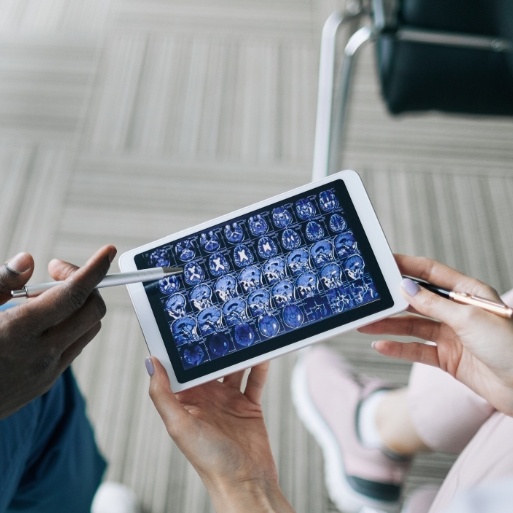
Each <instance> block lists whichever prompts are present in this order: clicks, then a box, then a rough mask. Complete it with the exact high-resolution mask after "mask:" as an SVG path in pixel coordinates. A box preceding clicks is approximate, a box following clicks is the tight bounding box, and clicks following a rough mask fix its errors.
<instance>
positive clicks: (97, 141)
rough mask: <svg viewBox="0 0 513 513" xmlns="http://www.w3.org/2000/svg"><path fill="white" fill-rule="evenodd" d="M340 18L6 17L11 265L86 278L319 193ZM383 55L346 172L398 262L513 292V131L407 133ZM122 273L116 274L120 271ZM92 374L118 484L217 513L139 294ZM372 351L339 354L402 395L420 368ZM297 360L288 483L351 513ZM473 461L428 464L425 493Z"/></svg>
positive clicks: (103, 342) (284, 469) (3, 108)
mask: <svg viewBox="0 0 513 513" xmlns="http://www.w3.org/2000/svg"><path fill="white" fill-rule="evenodd" d="M337 3H338V2H335V1H333V0H317V1H313V0H308V1H307V0H301V1H298V2H291V1H289V0H280V1H271V0H265V1H263V2H259V3H258V2H252V1H249V0H212V1H205V0H201V1H199V0H195V1H189V0H149V1H143V0H102V1H101V0H91V1H89V2H80V1H79V0H47V1H46V2H41V1H39V0H18V1H16V2H15V1H13V0H4V1H3V2H2V10H1V12H0V92H1V93H2V95H1V97H0V180H1V181H2V187H1V188H0V212H1V214H2V218H3V220H4V222H3V224H2V226H1V227H0V244H1V247H2V251H3V253H4V258H8V257H9V256H10V255H12V254H14V253H15V252H17V251H20V250H24V249H26V250H29V251H31V252H32V253H33V254H34V255H35V257H36V263H37V268H36V275H35V279H37V280H42V279H44V278H46V264H47V262H48V260H50V258H52V257H54V256H56V257H60V258H64V259H67V260H70V261H72V262H76V263H77V264H81V263H83V262H84V261H85V260H86V259H87V258H88V256H89V255H90V254H91V253H92V252H93V251H94V250H95V249H96V248H97V247H99V246H100V245H103V244H106V243H114V244H116V246H117V247H118V249H119V251H120V252H123V251H125V250H128V249H131V248H133V247H136V246H139V245H141V244H144V243H146V242H149V241H151V240H153V239H156V238H159V237H162V236H165V235H168V234H170V233H173V232H175V231H178V230H180V229H182V228H186V227H189V226H192V225H194V224H197V223H199V222H203V221H206V220H208V219H211V218H213V217H217V216H219V215H222V214H225V213H227V212H229V211H232V210H235V209H237V208H240V207H243V206H246V205H249V204H251V203H253V202H255V201H258V200H261V199H264V198H266V197H268V196H271V195H274V194H277V193H280V192H283V191H285V190H288V189H290V188H293V187H296V186H298V185H302V184H304V183H306V182H308V181H309V180H310V176H311V162H312V152H313V136H314V128H315V126H314V124H315V110H316V95H317V74H318V46H319V40H320V30H321V25H322V20H323V19H324V18H325V17H326V16H327V15H328V14H329V12H330V11H331V9H333V8H334V7H335V6H336V5H337ZM374 67H375V65H374V62H373V54H372V47H371V46H369V47H368V48H366V49H365V50H364V51H363V52H362V54H361V56H360V58H359V62H358V66H357V70H356V74H355V81H354V87H353V94H352V100H351V109H350V119H349V123H348V125H347V126H348V129H347V133H346V135H345V138H344V139H343V143H344V144H343V153H342V155H341V164H340V166H341V167H350V168H354V169H356V170H357V171H358V172H360V174H361V175H362V178H363V180H364V183H365V185H366V187H367V189H368V192H369V195H370V197H371V200H372V202H373V204H374V206H375V209H376V211H377V213H378V217H379V218H380V221H381V223H382V225H383V228H384V230H385V233H386V235H387V237H388V240H389V243H390V245H391V247H392V249H393V250H394V251H400V252H405V253H411V254H423V255H427V256H431V257H435V258H438V259H440V260H442V261H445V262H447V263H449V264H450V265H453V266H455V267H458V268H461V269H462V270H464V271H465V272H467V273H469V274H472V275H474V276H476V277H479V278H481V279H483V280H485V281H487V282H489V283H491V284H492V285H494V286H495V287H496V288H497V289H499V290H500V291H504V290H506V289H507V288H509V287H511V286H513V264H512V263H511V259H509V255H510V254H511V253H512V250H513V227H512V225H511V223H510V222H509V219H510V218H511V214H512V205H511V197H512V194H513V174H512V173H511V162H513V154H512V153H513V150H512V148H513V144H512V143H513V141H512V137H513V130H511V127H512V123H511V121H510V120H497V119H485V120H483V119H480V120H476V119H466V118H463V117H451V116H440V115H436V114H430V115H418V116H404V117H401V118H399V119H391V118H390V117H389V116H388V115H387V114H386V113H385V110H384V107H383V104H382V102H381V99H380V93H379V88H378V86H377V82H376V77H375V69H374ZM113 269H114V270H117V269H116V265H115V264H114V266H113ZM103 295H104V297H105V300H106V302H107V305H108V309H109V312H108V314H107V316H106V318H105V321H104V327H103V330H102V331H101V333H100V335H99V336H98V338H97V339H96V340H95V341H94V342H93V343H92V344H91V345H90V346H88V347H87V348H86V350H85V351H84V353H83V354H82V355H81V356H80V358H78V360H77V361H76V363H75V364H74V368H75V371H76V373H77V377H78V380H79V382H80V384H81V387H82V390H83V391H84V394H85V396H86V398H87V401H88V408H89V412H90V416H91V419H92V421H93V423H94V425H95V428H96V433H97V437H98V441H99V444H100V446H101V447H102V450H103V451H104V453H105V455H106V456H107V457H108V459H109V461H110V466H109V470H108V474H107V477H108V478H109V479H115V480H118V481H122V482H124V483H126V484H128V485H130V486H132V487H133V488H134V489H135V491H136V492H137V494H138V495H139V497H140V498H141V500H142V502H143V505H144V509H145V512H146V513H150V512H151V513H164V512H167V513H169V512H179V511H180V512H182V511H187V512H188V513H196V512H198V513H199V512H210V511H211V506H210V503H209V501H208V498H207V495H206V493H205V491H204V488H203V486H202V484H201V481H200V480H199V478H198V477H197V475H196V474H195V472H194V470H193V469H192V468H191V467H190V465H189V464H188V463H187V461H186V460H185V458H184V457H183V456H182V455H181V453H180V452H179V450H178V449H177V448H176V446H174V444H173V443H172V442H171V441H170V440H169V438H168V436H167V434H166V432H165V429H164V427H163V425H162V423H161V421H160V419H159V417H158V415H157V413H156V412H155V410H154V408H153V406H152V404H151V401H150V400H149V398H148V395H147V387H148V377H147V376H146V373H145V370H144V364H143V361H144V357H145V356H146V354H147V351H146V348H145V344H144V340H143V337H142V335H141V332H140V329H139V326H138V323H137V320H136V318H135V315H134V311H133V309H132V306H131V304H130V301H129V298H128V295H127V293H126V290H125V289H124V288H121V287H119V288H112V289H105V291H104V292H103ZM370 342H371V339H370V338H369V337H365V336H363V335H359V334H355V333H352V334H347V335H345V336H343V337H337V338H335V339H333V340H330V341H329V342H328V343H329V345H331V346H332V347H334V348H335V349H336V350H337V351H340V352H341V353H342V354H343V355H344V356H346V357H347V358H348V359H349V360H350V361H351V362H352V363H353V364H354V365H355V366H356V367H357V368H358V369H360V370H362V371H364V372H367V373H370V374H377V375H379V376H381V377H383V378H384V379H387V380H390V381H392V382H393V383H395V384H397V385H403V384H405V383H407V379H408V372H409V366H408V365H406V364H404V363H401V362H396V361H391V360H385V359H383V358H381V357H379V356H378V355H376V354H375V353H374V352H373V351H372V349H371V348H370ZM295 357H296V355H287V356H284V357H282V358H279V359H277V360H275V361H274V362H273V364H272V366H271V373H270V377H269V383H268V386H267V389H266V392H265V411H266V417H267V422H268V426H269V432H270V438H271V443H272V446H273V451H274V453H275V455H276V458H277V465H278V468H279V472H280V478H281V483H282V486H283V489H284V491H285V493H286V494H287V496H288V497H289V498H290V500H291V502H292V503H293V504H294V506H295V507H296V509H297V511H298V513H307V512H309V513H311V512H315V513H332V512H335V511H336V510H335V507H334V506H333V504H331V502H330V501H329V499H328V498H327V495H326V492H325V488H324V475H323V462H322V457H321V454H320V451H319V449H318V447H317V445H316V444H315V442H314V441H313V439H312V438H311V437H310V435H308V433H307V432H306V430H305V429H304V428H303V426H302V425H301V423H300V422H299V421H298V419H297V417H296V414H295V412H294V410H293V407H292V405H291V401H290V391H289V388H290V384H289V383H290V373H291V370H292V367H293V365H294V361H295ZM452 461H453V458H452V457H451V456H447V455H424V456H422V457H419V458H418V459H417V460H416V462H415V465H414V466H413V469H412V472H411V474H410V477H409V480H408V483H407V487H406V494H408V493H410V492H411V491H412V490H413V489H414V488H415V487H416V486H418V485H420V484H423V483H425V482H426V481H429V482H434V483H440V482H441V480H442V479H443V477H444V475H445V474H446V472H447V471H448V469H449V468H450V465H451V463H452Z"/></svg>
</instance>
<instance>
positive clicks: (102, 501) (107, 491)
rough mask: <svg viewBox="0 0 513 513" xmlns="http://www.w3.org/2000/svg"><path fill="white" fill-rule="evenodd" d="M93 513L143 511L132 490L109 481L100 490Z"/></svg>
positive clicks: (92, 507) (94, 500)
mask: <svg viewBox="0 0 513 513" xmlns="http://www.w3.org/2000/svg"><path fill="white" fill-rule="evenodd" d="M91 513H142V509H141V506H140V505H139V501H138V500H137V496H136V495H135V492H134V491H133V490H132V489H131V488H129V487H128V486H125V485H123V484H121V483H113V482H110V481H107V482H105V483H102V484H101V485H100V487H99V488H98V491H97V492H96V494H95V496H94V499H93V503H92V505H91Z"/></svg>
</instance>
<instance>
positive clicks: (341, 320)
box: [119, 171, 407, 392]
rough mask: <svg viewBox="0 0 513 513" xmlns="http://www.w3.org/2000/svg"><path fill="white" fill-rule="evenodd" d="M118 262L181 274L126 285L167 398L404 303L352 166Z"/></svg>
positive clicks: (367, 320) (389, 256) (126, 268)
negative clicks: (165, 379) (162, 373)
mask: <svg viewBox="0 0 513 513" xmlns="http://www.w3.org/2000/svg"><path fill="white" fill-rule="evenodd" d="M119 266H120V268H121V270H122V271H134V270H138V269H145V268H151V267H164V266H173V267H181V268H183V274H180V275H175V276H170V277H167V278H164V279H161V280H159V281H155V282H150V283H144V284H143V283H137V284H133V285H128V291H129V294H130V297H131V299H132V302H133V305H134V308H135V311H136V313H137V317H138V319H139V323H140V325H141V328H142V331H143V334H144V337H145V339H146V343H147V345H148V348H149V350H150V352H151V353H152V354H153V355H155V356H156V357H157V358H158V359H159V360H160V361H161V362H162V363H163V364H164V366H165V368H166V370H167V372H168V374H169V378H170V380H171V386H172V389H173V390H174V391H175V392H178V391H180V390H185V389H187V388H190V387H193V386H196V385H199V384H201V383H204V382H206V381H210V380H213V379H217V378H220V377H222V376H225V375H227V374H231V373H233V372H235V371H238V370H241V369H244V368H247V367H250V366H253V365H255V364H257V363H259V362H262V361H263V360H267V359H270V358H274V357H276V356H279V355H282V354H284V353H287V352H289V351H293V350H295V349H299V348H302V347H305V346H307V345H308V344H312V343H313V342H317V341H319V340H322V339H326V338H328V337H332V336H333V335H336V334H339V333H342V332H345V331H348V330H352V329H354V328H357V327H359V326H362V325H364V324H368V323H371V322H373V321H376V320H378V319H381V318H384V317H388V316H390V315H393V314H395V313H397V312H400V311H402V310H404V309H405V308H406V306H407V304H406V302H405V300H404V299H403V298H402V296H401V294H400V282H401V275H400V273H399V270H398V269H397V266H396V264H395V261H394V258H393V256H392V253H391V251H390V248H389V246H388V244H387V241H386V238H385V235H384V234H383V231H382V229H381V226H380V224H379V222H378V219H377V218H376V215H375V213H374V210H373V208H372V205H371V203H370V201H369V198H368V196H367V194H366V192H365V189H364V186H363V184H362V182H361V180H360V178H359V176H358V175H357V174H356V173H355V172H354V171H342V172H340V173H337V174H334V175H331V176H330V177H328V178H326V179H323V180H321V181H318V182H314V183H311V184H308V185H305V186H303V187H299V188H298V189H294V190H292V191H289V192H286V193H284V194H280V195H279V196H275V197H273V198H270V199H268V200H265V201H262V202H260V203H257V204H255V205H251V206H250V207H247V208H243V209H241V210H238V211H236V212H233V213H231V214H227V215H224V216H222V217H219V218H217V219H214V220H212V221H208V222H206V223H203V224H201V225H199V226H195V227H193V228H189V229H187V230H184V231H181V232H179V233H176V234H173V235H169V236H168V237H164V238H163V239H160V240H157V241H155V242H150V243H149V244H145V245H144V246H141V247H139V248H136V249H133V250H131V251H128V252H126V253H124V254H123V255H122V256H121V258H120V261H119Z"/></svg>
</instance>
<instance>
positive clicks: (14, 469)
mask: <svg viewBox="0 0 513 513" xmlns="http://www.w3.org/2000/svg"><path fill="white" fill-rule="evenodd" d="M105 468H106V464H105V460H104V459H103V457H102V456H101V454H100V453H99V451H98V448H97V446H96V443H95V439H94V434H93V430H92V428H91V425H90V423H89V421H88V419H87V417H86V414H85V401H84V399H83V397H82V395H81V393H80V391H79V389H78V386H77V384H76V381H75V379H74V377H73V374H72V372H71V370H70V369H68V370H67V371H66V372H65V373H64V374H63V375H62V376H61V377H60V378H59V380H58V381H57V382H56V384H55V385H54V386H53V388H52V389H51V390H50V391H49V392H47V393H46V394H45V395H43V396H42V397H39V398H38V399H35V400H34V401H32V402H31V403H29V404H28V405H26V406H25V407H23V408H22V409H21V410H19V411H17V412H16V413H15V414H13V415H11V416H10V417H8V418H6V419H4V420H0V513H11V512H15V511H23V512H24V513H36V512H37V513H89V512H90V508H91V502H92V500H93V496H94V494H95V492H96V489H97V488H98V486H99V484H100V481H101V479H102V476H103V473H104V471H105Z"/></svg>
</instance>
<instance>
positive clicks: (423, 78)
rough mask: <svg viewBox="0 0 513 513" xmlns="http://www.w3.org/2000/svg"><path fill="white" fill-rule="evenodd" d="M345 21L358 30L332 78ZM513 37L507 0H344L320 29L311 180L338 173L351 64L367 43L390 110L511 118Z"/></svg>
mask: <svg viewBox="0 0 513 513" xmlns="http://www.w3.org/2000/svg"><path fill="white" fill-rule="evenodd" d="M347 25H352V26H353V27H356V28H355V30H354V32H353V33H352V34H351V35H350V37H349V38H348V40H347V44H346V45H345V48H344V51H343V57H342V63H341V67H340V76H339V77H337V76H336V69H337V65H338V59H337V43H338V35H339V33H340V29H341V28H342V27H344V26H347ZM512 34H513V1H511V0H395V1H394V0H348V4H347V6H346V9H345V11H344V12H334V13H333V14H332V15H331V16H330V17H329V18H328V19H327V21H326V23H325V25H324V28H323V33H322V41H321V59H320V69H319V92H318V103H317V121H316V133H315V147H314V169H313V177H312V178H313V179H314V180H315V179H319V178H322V177H323V176H326V175H328V174H330V173H331V172H334V171H336V170H337V166H336V158H337V155H338V152H339V151H340V148H341V146H342V137H343V133H344V129H345V118H346V112H347V106H348V100H349V91H350V85H351V79H352V75H353V67H354V61H355V57H356V55H357V54H358V51H359V50H360V49H361V48H362V47H363V46H365V45H366V44H367V43H369V42H375V43H376V45H375V49H376V60H377V66H378V76H379V80H380V86H381V94H382V96H383V99H384V101H385V104H386V106H387V109H388V111H389V112H390V113H391V114H392V115H397V114H402V113H406V112H414V111H416V112H418V111H438V112H446V113H459V114H470V115H477V116H511V115H513V52H512V47H513V45H512V42H511V40H512V39H513V37H512ZM337 82H339V85H338V86H336V83H337ZM337 89H338V90H337Z"/></svg>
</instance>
